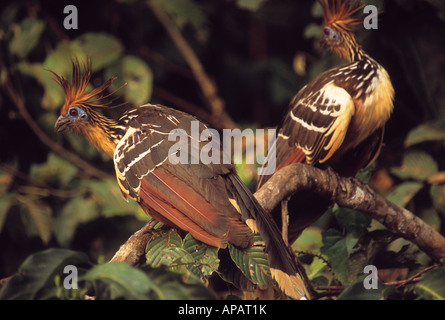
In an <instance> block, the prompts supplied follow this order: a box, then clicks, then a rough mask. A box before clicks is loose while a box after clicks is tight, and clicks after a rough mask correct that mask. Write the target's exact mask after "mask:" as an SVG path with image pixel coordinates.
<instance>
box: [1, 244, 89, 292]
mask: <svg viewBox="0 0 445 320" xmlns="http://www.w3.org/2000/svg"><path fill="white" fill-rule="evenodd" d="M89 264H90V262H89V260H88V257H87V256H86V255H85V254H84V253H79V252H74V251H71V250H62V249H48V250H45V251H42V252H37V253H35V254H33V255H31V256H29V257H28V258H27V259H26V260H25V261H24V262H23V263H22V265H21V266H20V267H19V270H18V272H17V273H16V274H15V275H13V276H12V278H11V279H10V280H9V281H8V282H7V283H6V284H5V286H4V287H3V288H2V290H1V291H0V300H3V299H17V300H33V299H49V298H55V297H56V291H57V289H56V286H55V284H54V279H55V277H56V276H57V275H59V276H61V277H62V278H63V277H64V275H63V270H64V268H65V267H66V266H67V265H74V266H76V267H79V268H81V267H83V266H86V265H89Z"/></svg>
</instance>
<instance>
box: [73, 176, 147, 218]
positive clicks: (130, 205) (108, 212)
mask: <svg viewBox="0 0 445 320" xmlns="http://www.w3.org/2000/svg"><path fill="white" fill-rule="evenodd" d="M81 184H82V186H84V187H85V188H86V189H87V190H89V192H90V193H91V197H92V198H93V199H94V201H95V202H96V203H97V204H98V205H99V206H100V207H101V212H102V213H103V214H104V215H105V216H107V217H112V216H115V215H127V214H128V213H133V214H136V212H137V210H138V204H137V202H136V201H129V202H127V201H125V200H124V199H123V198H122V195H121V192H120V190H119V186H118V185H117V184H116V180H96V179H94V180H93V179H91V180H83V181H82V183H81Z"/></svg>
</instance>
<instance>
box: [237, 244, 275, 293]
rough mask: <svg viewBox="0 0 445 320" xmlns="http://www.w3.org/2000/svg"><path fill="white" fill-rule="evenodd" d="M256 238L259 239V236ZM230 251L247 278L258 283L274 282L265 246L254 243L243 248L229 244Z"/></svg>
mask: <svg viewBox="0 0 445 320" xmlns="http://www.w3.org/2000/svg"><path fill="white" fill-rule="evenodd" d="M256 238H257V239H259V237H258V236H256ZM229 251H230V255H231V257H232V259H233V261H234V262H235V264H236V265H237V266H238V268H240V270H241V271H242V272H243V274H244V275H245V276H246V278H247V279H249V280H251V281H252V282H253V283H256V284H264V285H271V284H272V283H273V281H272V277H271V274H270V269H269V263H268V261H267V255H266V253H265V252H264V246H262V245H253V246H252V247H248V248H245V249H241V248H237V247H235V246H233V245H230V244H229Z"/></svg>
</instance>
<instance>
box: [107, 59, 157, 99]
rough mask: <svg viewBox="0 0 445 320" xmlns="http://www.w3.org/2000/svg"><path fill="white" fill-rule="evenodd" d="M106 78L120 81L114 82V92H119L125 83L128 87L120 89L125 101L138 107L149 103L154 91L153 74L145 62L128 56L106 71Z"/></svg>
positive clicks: (112, 86) (112, 87)
mask: <svg viewBox="0 0 445 320" xmlns="http://www.w3.org/2000/svg"><path fill="white" fill-rule="evenodd" d="M105 74H106V77H107V78H111V77H113V76H116V77H117V78H118V79H119V80H118V81H115V82H113V84H112V85H111V89H112V90H117V89H118V88H119V87H120V86H121V85H122V84H123V82H126V85H125V86H124V87H123V88H122V89H120V91H119V92H123V94H124V96H125V99H126V100H127V101H128V102H131V103H132V104H134V105H136V106H140V105H142V104H145V103H147V102H148V101H149V100H150V98H151V93H152V90H153V73H152V71H151V69H150V67H149V66H148V65H147V63H145V61H144V60H142V59H140V58H138V57H136V56H132V55H127V56H125V57H124V58H123V59H120V60H119V61H118V62H116V63H114V64H113V65H111V66H110V67H108V68H107V70H106V73H105Z"/></svg>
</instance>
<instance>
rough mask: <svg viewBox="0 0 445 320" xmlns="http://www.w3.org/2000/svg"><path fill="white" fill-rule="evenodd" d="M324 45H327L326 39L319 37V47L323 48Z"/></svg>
mask: <svg viewBox="0 0 445 320" xmlns="http://www.w3.org/2000/svg"><path fill="white" fill-rule="evenodd" d="M326 47H327V41H326V39H324V38H321V40H320V48H321V49H324V48H326Z"/></svg>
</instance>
